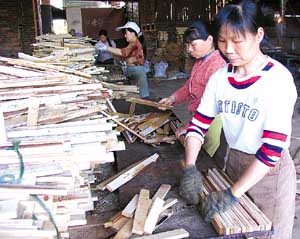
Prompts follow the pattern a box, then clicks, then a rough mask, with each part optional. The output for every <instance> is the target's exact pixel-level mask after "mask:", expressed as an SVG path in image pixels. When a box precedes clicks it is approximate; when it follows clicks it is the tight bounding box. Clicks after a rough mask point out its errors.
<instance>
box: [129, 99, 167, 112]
mask: <svg viewBox="0 0 300 239" xmlns="http://www.w3.org/2000/svg"><path fill="white" fill-rule="evenodd" d="M126 101H128V102H132V103H137V104H141V105H148V106H152V107H155V108H158V109H160V110H168V109H172V108H173V106H168V105H164V104H160V103H158V102H155V101H150V100H144V99H137V98H130V99H127V100H126Z"/></svg>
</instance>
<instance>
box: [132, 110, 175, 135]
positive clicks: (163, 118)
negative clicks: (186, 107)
mask: <svg viewBox="0 0 300 239" xmlns="http://www.w3.org/2000/svg"><path fill="white" fill-rule="evenodd" d="M171 114H172V112H166V113H160V114H156V115H155V117H153V118H151V119H149V120H147V121H145V122H144V123H142V124H140V125H139V126H138V128H139V129H140V130H141V132H140V134H141V135H142V136H146V135H148V134H150V133H152V132H153V131H155V130H156V129H158V128H160V127H161V126H162V125H164V124H166V123H168V122H169V121H170V119H169V117H170V115H171Z"/></svg>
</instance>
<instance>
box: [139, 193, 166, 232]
mask: <svg viewBox="0 0 300 239" xmlns="http://www.w3.org/2000/svg"><path fill="white" fill-rule="evenodd" d="M152 200H153V199H152ZM164 202H165V201H164V200H163V199H161V198H160V197H156V198H155V199H154V200H153V204H152V206H151V208H150V211H149V213H148V215H147V219H146V222H145V227H144V232H145V233H146V234H152V232H153V231H154V228H155V225H156V223H157V221H158V218H159V215H160V213H161V211H162V208H163V205H164Z"/></svg>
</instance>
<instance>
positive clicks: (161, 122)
mask: <svg viewBox="0 0 300 239" xmlns="http://www.w3.org/2000/svg"><path fill="white" fill-rule="evenodd" d="M127 101H128V102H131V105H130V108H129V112H128V114H119V113H117V112H115V113H114V114H115V115H118V116H119V118H120V119H119V120H118V121H117V120H115V122H116V123H117V124H118V125H119V127H118V128H117V130H119V131H120V132H122V134H123V135H124V137H125V139H126V140H127V142H128V143H133V142H135V141H136V139H140V140H141V141H142V142H144V143H146V144H151V145H159V144H160V143H164V142H165V143H170V144H173V143H174V142H175V140H176V136H175V134H174V131H172V130H171V124H172V122H173V121H174V120H176V118H175V116H174V115H173V113H172V111H170V109H172V106H166V105H163V104H159V103H157V102H154V101H149V100H144V99H136V98H130V99H127ZM136 104H142V105H147V106H152V107H155V108H157V109H159V110H161V112H151V113H146V114H140V115H135V114H134V111H135V106H136Z"/></svg>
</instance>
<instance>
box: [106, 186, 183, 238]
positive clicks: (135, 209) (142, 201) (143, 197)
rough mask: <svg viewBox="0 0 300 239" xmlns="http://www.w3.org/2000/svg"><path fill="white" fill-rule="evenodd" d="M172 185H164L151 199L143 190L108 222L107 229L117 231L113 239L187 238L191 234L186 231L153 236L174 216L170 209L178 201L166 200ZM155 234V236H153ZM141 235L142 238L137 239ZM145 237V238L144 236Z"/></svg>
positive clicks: (148, 193)
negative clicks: (132, 238)
mask: <svg viewBox="0 0 300 239" xmlns="http://www.w3.org/2000/svg"><path fill="white" fill-rule="evenodd" d="M170 188H171V185H168V184H162V185H161V187H160V188H159V189H158V191H157V192H156V193H155V194H154V196H153V197H152V198H150V191H149V190H147V189H141V190H140V193H139V194H136V195H135V196H134V197H133V198H132V199H131V200H130V201H129V203H128V204H127V206H126V207H125V208H124V209H123V210H122V211H121V212H119V213H117V214H116V215H115V216H113V217H112V218H111V219H110V220H109V221H108V222H106V223H105V224H104V226H105V227H109V228H112V229H113V230H115V231H116V235H115V236H114V237H113V239H127V238H131V237H132V236H134V238H160V239H163V238H186V237H188V236H189V233H188V232H187V231H186V230H184V229H177V230H173V231H168V232H163V233H158V234H153V232H154V231H155V230H156V229H157V228H158V227H159V226H160V225H161V224H162V223H163V222H165V221H166V220H167V219H168V218H169V217H171V216H172V215H173V212H172V210H171V209H170V208H171V207H172V206H173V205H174V204H175V203H177V199H173V198H170V199H167V200H164V198H165V197H166V195H167V194H168V192H169V190H170ZM151 234H153V235H151ZM137 235H140V237H136V236H137ZM143 235H144V236H143Z"/></svg>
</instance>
